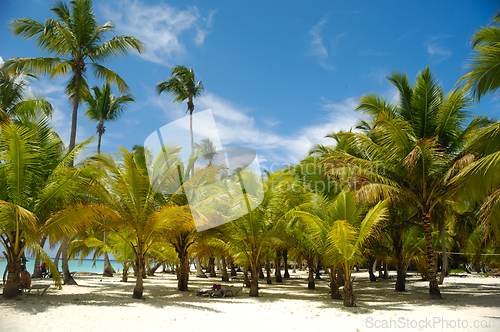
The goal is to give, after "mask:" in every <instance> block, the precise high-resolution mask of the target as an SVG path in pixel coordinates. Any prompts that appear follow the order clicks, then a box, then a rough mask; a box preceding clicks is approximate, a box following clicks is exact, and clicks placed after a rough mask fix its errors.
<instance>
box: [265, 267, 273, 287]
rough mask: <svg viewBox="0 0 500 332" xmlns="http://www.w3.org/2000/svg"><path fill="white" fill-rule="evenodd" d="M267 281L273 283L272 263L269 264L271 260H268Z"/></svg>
mask: <svg viewBox="0 0 500 332" xmlns="http://www.w3.org/2000/svg"><path fill="white" fill-rule="evenodd" d="M266 281H267V283H268V284H269V285H270V284H272V283H273V282H272V280H271V264H269V261H266Z"/></svg>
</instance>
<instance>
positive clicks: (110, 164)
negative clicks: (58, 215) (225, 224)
mask: <svg viewBox="0 0 500 332" xmlns="http://www.w3.org/2000/svg"><path fill="white" fill-rule="evenodd" d="M119 157H120V160H119V162H117V161H115V160H113V158H111V157H110V156H105V155H99V156H96V157H94V159H95V160H96V162H97V165H98V166H99V168H101V169H102V170H105V172H106V176H104V177H103V179H102V182H103V188H106V191H107V196H108V198H107V199H106V200H104V201H103V202H102V204H104V205H105V208H107V209H109V211H112V212H111V213H110V215H112V217H109V218H107V219H106V220H105V222H103V221H102V219H101V220H98V221H97V224H98V225H99V227H101V228H102V229H103V230H107V231H109V232H112V233H114V234H115V235H116V236H118V237H120V238H122V239H123V241H124V243H126V244H127V245H128V246H129V247H130V248H131V249H132V251H133V253H134V258H135V265H134V267H135V272H136V274H137V279H136V285H135V288H134V292H133V297H134V298H136V299H140V298H142V294H143V291H144V286H143V275H144V274H145V272H146V271H145V267H146V266H145V257H146V254H147V253H148V252H149V251H150V250H152V249H153V248H154V244H155V243H157V242H159V241H160V242H162V241H163V238H164V237H165V234H167V233H168V232H170V231H172V229H173V228H174V227H173V224H176V223H188V222H189V221H190V220H191V223H192V217H191V213H190V211H189V207H188V206H187V205H184V206H181V205H175V204H172V203H171V202H169V203H168V202H166V201H165V200H164V199H163V197H162V196H161V195H158V194H157V193H156V192H155V191H154V190H153V189H152V188H151V184H150V182H149V178H148V174H147V171H146V170H145V169H143V168H141V167H139V166H138V165H137V163H136V162H135V155H134V154H133V153H131V152H128V151H127V150H126V149H125V148H122V149H121V154H120V156H119ZM124 229H125V230H126V232H123V230H124Z"/></svg>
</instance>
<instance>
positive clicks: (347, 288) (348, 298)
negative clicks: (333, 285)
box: [344, 277, 356, 307]
mask: <svg viewBox="0 0 500 332" xmlns="http://www.w3.org/2000/svg"><path fill="white" fill-rule="evenodd" d="M350 279H351V278H350V277H349V279H345V284H344V307H355V306H356V304H355V303H354V290H353V284H352V280H350Z"/></svg>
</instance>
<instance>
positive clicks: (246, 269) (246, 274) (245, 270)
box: [243, 265, 251, 288]
mask: <svg viewBox="0 0 500 332" xmlns="http://www.w3.org/2000/svg"><path fill="white" fill-rule="evenodd" d="M243 277H244V278H245V280H244V282H245V287H247V288H250V286H251V285H250V280H249V279H248V268H247V266H246V265H245V266H244V267H243Z"/></svg>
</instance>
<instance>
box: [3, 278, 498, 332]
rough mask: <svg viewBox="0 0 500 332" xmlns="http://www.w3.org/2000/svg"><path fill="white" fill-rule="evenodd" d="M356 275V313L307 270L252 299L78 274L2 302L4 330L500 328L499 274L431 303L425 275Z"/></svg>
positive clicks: (193, 282)
mask: <svg viewBox="0 0 500 332" xmlns="http://www.w3.org/2000/svg"><path fill="white" fill-rule="evenodd" d="M355 276H356V281H355V288H354V292H355V295H356V302H357V307H356V308H344V307H343V305H342V302H341V300H331V299H330V298H329V294H328V293H327V292H328V288H327V283H328V282H327V278H326V276H323V279H322V280H319V281H318V282H317V284H316V290H314V291H310V290H308V289H307V281H306V273H305V272H298V273H296V274H292V278H291V279H289V280H287V279H284V282H283V283H281V284H278V283H273V284H272V285H267V284H266V283H265V280H264V283H262V282H261V283H260V287H261V288H260V295H261V296H260V297H259V298H250V297H249V296H248V289H244V291H243V293H240V294H239V295H238V296H237V297H230V298H201V297H198V296H196V290H197V289H199V288H204V287H205V288H206V287H207V286H208V287H210V286H211V285H212V284H213V283H221V282H220V278H209V279H208V280H207V279H198V278H196V277H194V276H191V278H190V282H189V289H190V290H189V291H187V292H178V291H177V289H176V285H177V281H176V280H175V276H174V275H172V274H161V273H158V274H157V276H155V277H149V278H148V279H146V280H145V283H144V286H145V292H144V295H145V297H146V299H144V300H135V299H132V297H131V295H132V290H133V288H134V285H135V280H134V278H133V277H130V278H129V282H128V283H122V282H120V281H119V280H120V276H117V277H114V278H102V277H100V276H77V277H75V279H76V281H77V282H78V284H79V285H78V286H63V289H62V290H58V289H56V288H55V287H54V286H51V288H50V289H49V290H48V291H47V293H46V294H45V295H44V296H38V295H36V293H35V295H32V294H30V295H28V296H23V297H18V298H17V299H16V300H4V299H3V298H0V310H1V311H0V330H1V331H21V330H22V331H44V332H45V331H146V330H148V331H151V330H153V329H162V330H165V331H268V330H275V331H325V330H337V329H338V330H341V331H425V330H428V331H430V330H434V331H500V278H498V277H497V278H493V277H489V278H485V277H481V276H469V277H449V278H447V279H446V280H445V284H444V285H443V286H442V287H441V292H442V295H443V300H431V299H430V298H429V296H428V294H427V292H428V282H425V281H420V280H419V279H418V278H417V277H410V278H408V281H407V286H406V287H407V292H405V293H399V292H396V291H394V290H393V288H394V283H395V277H393V278H392V279H390V280H379V281H377V282H376V283H370V282H369V281H368V280H367V273H366V272H364V273H357V274H355ZM101 279H102V281H101ZM43 282H46V281H45V280H36V281H35V283H43ZM226 284H229V283H226ZM230 284H234V285H238V286H240V285H241V283H240V282H230ZM443 320H447V321H448V323H449V324H450V325H448V326H447V325H446V323H445V322H443ZM384 324H388V325H389V324H392V327H393V328H385V326H384ZM477 324H483V327H481V325H477ZM486 324H489V328H486ZM495 324H496V325H495ZM457 325H458V326H457ZM474 325H476V326H474ZM376 326H379V328H376ZM389 326H390V325H389Z"/></svg>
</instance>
